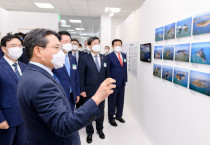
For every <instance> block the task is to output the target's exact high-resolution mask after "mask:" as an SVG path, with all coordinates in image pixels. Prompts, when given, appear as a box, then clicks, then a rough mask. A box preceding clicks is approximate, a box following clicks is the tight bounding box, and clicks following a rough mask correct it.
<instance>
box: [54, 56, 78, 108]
mask: <svg viewBox="0 0 210 145" xmlns="http://www.w3.org/2000/svg"><path fill="white" fill-rule="evenodd" d="M68 56H69V62H70V68H71V70H70V78H69V75H68V72H67V70H66V67H65V65H64V66H63V67H62V68H60V69H53V73H54V74H55V75H56V76H57V78H58V80H59V82H60V84H61V85H62V87H63V88H64V90H65V92H66V95H67V98H68V100H69V102H70V104H71V107H72V108H71V109H72V110H73V109H74V107H75V104H76V101H77V96H80V86H79V73H78V67H77V62H76V58H75V57H74V56H72V55H71V54H68ZM70 86H71V89H72V93H73V98H70Z"/></svg>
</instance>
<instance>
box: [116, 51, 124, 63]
mask: <svg viewBox="0 0 210 145" xmlns="http://www.w3.org/2000/svg"><path fill="white" fill-rule="evenodd" d="M114 53H115V54H116V56H117V58H118V60H119V54H118V52H114ZM120 57H121V60H122V62H124V61H123V57H122V53H121V52H120Z"/></svg>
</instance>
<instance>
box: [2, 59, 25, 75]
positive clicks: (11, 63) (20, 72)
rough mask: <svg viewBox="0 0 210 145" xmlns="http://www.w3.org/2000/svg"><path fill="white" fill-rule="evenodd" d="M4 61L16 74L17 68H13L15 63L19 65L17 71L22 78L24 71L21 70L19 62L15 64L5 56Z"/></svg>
mask: <svg viewBox="0 0 210 145" xmlns="http://www.w3.org/2000/svg"><path fill="white" fill-rule="evenodd" d="M4 59H5V60H6V61H7V62H8V63H9V65H10V66H11V68H12V70H13V71H14V72H15V67H14V66H12V65H13V64H14V63H17V69H18V71H19V74H20V76H22V71H21V69H20V66H19V64H18V61H16V62H13V61H12V60H10V59H8V58H7V57H6V56H4Z"/></svg>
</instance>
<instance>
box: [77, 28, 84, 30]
mask: <svg viewBox="0 0 210 145" xmlns="http://www.w3.org/2000/svg"><path fill="white" fill-rule="evenodd" d="M75 29H76V30H85V29H84V28H75Z"/></svg>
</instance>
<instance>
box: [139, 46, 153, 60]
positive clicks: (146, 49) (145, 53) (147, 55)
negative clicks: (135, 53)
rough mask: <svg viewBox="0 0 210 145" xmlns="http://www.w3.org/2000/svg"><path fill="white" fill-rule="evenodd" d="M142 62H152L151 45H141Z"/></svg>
mask: <svg viewBox="0 0 210 145" xmlns="http://www.w3.org/2000/svg"><path fill="white" fill-rule="evenodd" d="M140 60H141V61H144V62H151V43H146V44H140Z"/></svg>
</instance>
